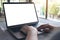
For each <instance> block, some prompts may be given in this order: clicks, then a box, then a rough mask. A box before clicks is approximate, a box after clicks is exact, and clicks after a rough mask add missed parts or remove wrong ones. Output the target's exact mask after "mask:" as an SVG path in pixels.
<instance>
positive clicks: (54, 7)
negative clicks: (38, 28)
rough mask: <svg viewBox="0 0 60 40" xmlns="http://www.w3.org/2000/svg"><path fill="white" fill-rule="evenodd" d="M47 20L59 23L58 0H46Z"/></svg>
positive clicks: (59, 6)
mask: <svg viewBox="0 0 60 40" xmlns="http://www.w3.org/2000/svg"><path fill="white" fill-rule="evenodd" d="M48 19H50V20H53V21H57V22H60V0H48Z"/></svg>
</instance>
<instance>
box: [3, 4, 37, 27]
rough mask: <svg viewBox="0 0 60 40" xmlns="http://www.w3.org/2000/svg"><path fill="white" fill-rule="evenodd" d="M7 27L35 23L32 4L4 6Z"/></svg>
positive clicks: (35, 18) (35, 16)
mask: <svg viewBox="0 0 60 40" xmlns="http://www.w3.org/2000/svg"><path fill="white" fill-rule="evenodd" d="M4 10H5V16H6V22H7V26H13V25H21V24H26V23H32V22H37V21H38V19H37V15H36V10H35V6H34V4H33V3H26V4H25V3H22V4H21V3H19V4H17V3H16V4H15V3H12V4H11V3H7V4H4Z"/></svg>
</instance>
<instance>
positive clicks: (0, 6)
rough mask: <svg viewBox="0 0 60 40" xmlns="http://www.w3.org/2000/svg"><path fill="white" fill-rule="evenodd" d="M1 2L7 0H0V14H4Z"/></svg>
mask: <svg viewBox="0 0 60 40" xmlns="http://www.w3.org/2000/svg"><path fill="white" fill-rule="evenodd" d="M3 2H7V0H0V16H1V14H4V13H3V6H2V4H3Z"/></svg>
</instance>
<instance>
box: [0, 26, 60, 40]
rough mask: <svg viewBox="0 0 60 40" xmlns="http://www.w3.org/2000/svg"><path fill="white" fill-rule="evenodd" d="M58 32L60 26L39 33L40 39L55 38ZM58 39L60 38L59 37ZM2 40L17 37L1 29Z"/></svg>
mask: <svg viewBox="0 0 60 40" xmlns="http://www.w3.org/2000/svg"><path fill="white" fill-rule="evenodd" d="M57 33H60V28H58V27H57V28H54V30H53V31H51V32H50V33H42V34H39V35H38V39H39V40H53V38H55V37H57V36H55V35H57ZM59 36H60V35H59ZM57 39H59V38H57ZM0 40H16V39H15V38H14V37H12V36H11V35H10V33H9V32H7V31H4V32H3V31H2V30H1V29H0ZM54 40H55V39H54ZM59 40H60V39H59Z"/></svg>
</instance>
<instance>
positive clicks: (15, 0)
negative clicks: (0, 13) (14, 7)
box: [10, 0, 26, 2]
mask: <svg viewBox="0 0 60 40" xmlns="http://www.w3.org/2000/svg"><path fill="white" fill-rule="evenodd" d="M10 2H26V0H10Z"/></svg>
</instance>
